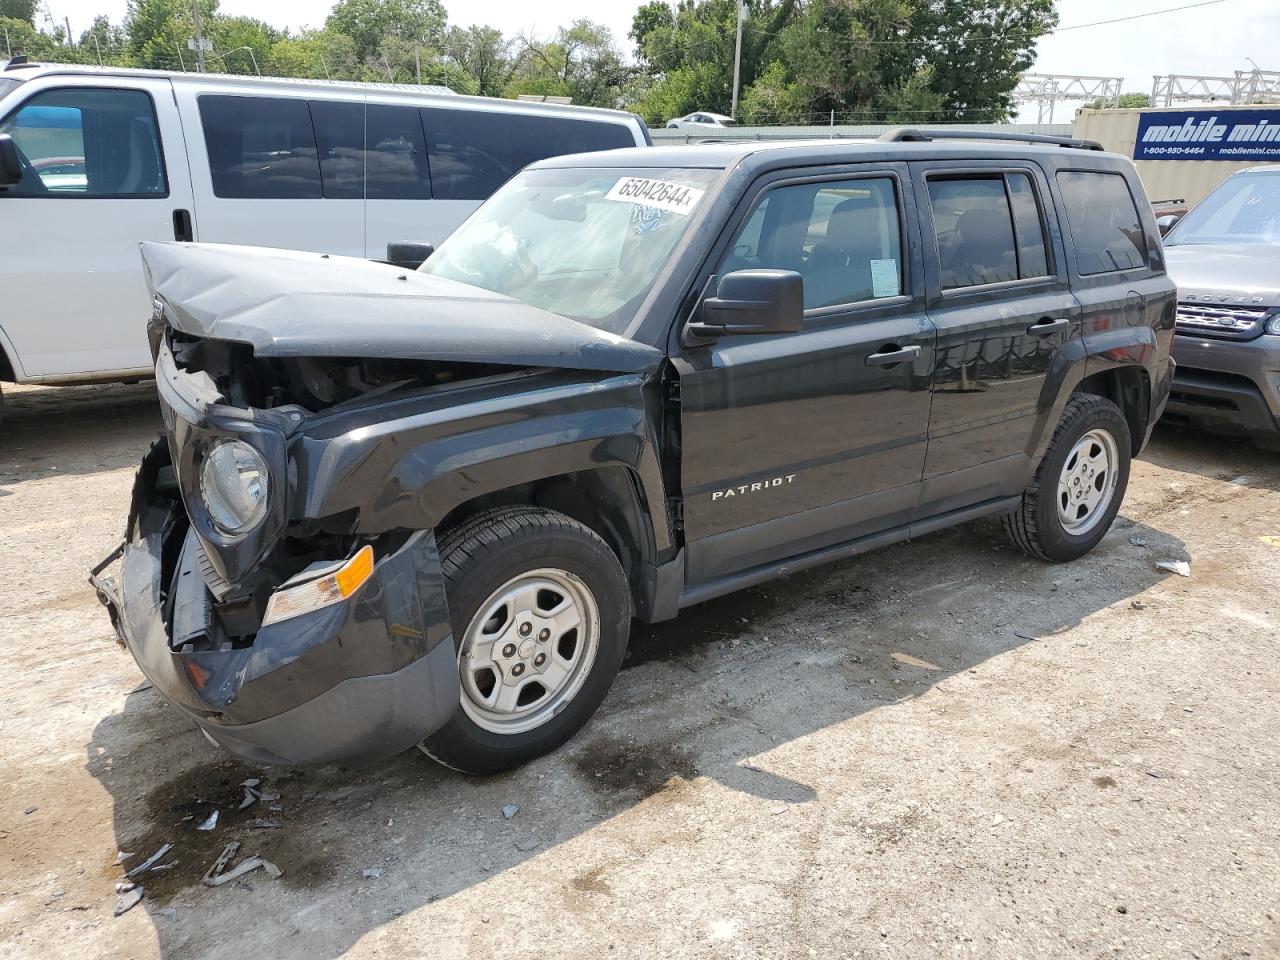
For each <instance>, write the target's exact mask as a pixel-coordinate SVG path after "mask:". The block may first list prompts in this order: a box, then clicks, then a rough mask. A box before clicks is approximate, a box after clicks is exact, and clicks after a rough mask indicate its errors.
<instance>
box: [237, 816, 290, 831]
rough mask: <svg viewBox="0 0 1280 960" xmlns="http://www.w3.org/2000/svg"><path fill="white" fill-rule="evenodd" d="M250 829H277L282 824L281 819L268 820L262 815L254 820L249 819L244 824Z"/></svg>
mask: <svg viewBox="0 0 1280 960" xmlns="http://www.w3.org/2000/svg"><path fill="white" fill-rule="evenodd" d="M245 826H246V827H248V828H249V829H250V830H278V829H279V828H280V827H283V826H284V821H283V820H268V819H266V818H264V817H258V818H257V819H256V820H250V821H249V822H248V823H246V824H245Z"/></svg>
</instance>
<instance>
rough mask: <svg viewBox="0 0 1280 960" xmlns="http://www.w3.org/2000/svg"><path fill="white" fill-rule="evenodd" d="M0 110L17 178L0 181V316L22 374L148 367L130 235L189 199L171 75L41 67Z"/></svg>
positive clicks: (160, 235) (169, 218)
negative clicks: (15, 155)
mask: <svg viewBox="0 0 1280 960" xmlns="http://www.w3.org/2000/svg"><path fill="white" fill-rule="evenodd" d="M22 90H23V93H24V99H23V100H22V102H21V103H19V104H18V105H17V106H16V107H15V108H14V109H12V110H11V111H10V112H9V113H8V115H7V116H5V117H0V133H7V134H9V135H10V136H11V137H13V140H14V142H15V143H16V144H17V145H18V148H19V149H20V150H21V151H22V153H23V155H24V157H25V161H24V173H23V178H22V181H21V182H20V183H18V184H16V185H14V186H12V187H9V188H8V189H0V225H2V228H0V269H3V283H4V297H3V305H4V307H3V310H2V311H0V326H2V327H3V331H4V334H5V335H6V337H7V338H8V340H9V342H10V343H11V344H12V346H13V348H14V350H15V352H16V354H17V356H16V357H15V358H14V359H15V365H16V366H18V367H19V368H20V369H18V370H16V371H15V372H16V373H17V375H18V376H19V377H25V378H46V377H47V378H53V379H58V378H74V377H79V376H94V375H108V374H118V373H124V372H131V371H132V372H138V371H146V370H149V369H150V366H151V354H150V351H149V349H148V347H147V338H146V324H147V318H148V316H149V315H150V313H151V309H150V305H149V304H150V300H149V298H148V296H147V286H146V281H145V279H144V278H143V273H142V261H141V260H140V259H139V257H138V243H139V242H140V241H142V240H172V239H174V230H175V222H176V221H175V218H176V217H177V218H179V220H180V214H179V212H180V211H182V212H186V211H189V210H190V208H191V184H190V181H189V179H188V177H187V164H186V156H185V152H186V151H185V146H184V143H183V136H182V125H181V123H180V122H179V119H178V112H177V109H176V108H175V106H174V102H173V92H172V88H171V86H170V83H169V81H168V80H165V79H162V78H141V77H81V76H77V77H57V76H53V77H46V78H40V79H36V80H31V81H28V82H27V83H26V84H24V85H23V88H22Z"/></svg>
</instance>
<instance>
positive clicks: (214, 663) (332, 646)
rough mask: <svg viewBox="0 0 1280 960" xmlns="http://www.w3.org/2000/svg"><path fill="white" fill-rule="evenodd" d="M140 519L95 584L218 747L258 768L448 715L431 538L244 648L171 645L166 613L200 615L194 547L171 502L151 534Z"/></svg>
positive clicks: (437, 723) (452, 683)
mask: <svg viewBox="0 0 1280 960" xmlns="http://www.w3.org/2000/svg"><path fill="white" fill-rule="evenodd" d="M155 515H156V514H155V513H154V512H153V513H152V514H151V516H152V518H153V520H154V517H155ZM140 520H141V522H140V523H139V526H138V527H137V528H136V533H135V536H134V538H133V539H132V540H130V541H129V542H127V543H126V544H124V546H123V548H122V549H121V551H120V556H121V560H122V564H121V570H120V586H119V589H118V590H117V589H116V588H115V585H114V584H113V583H112V582H111V581H110V580H105V579H102V578H100V577H99V576H98V574H99V573H100V572H101V566H100V567H99V568H98V569H97V570H95V574H94V576H93V578H92V582H93V583H94V586H95V588H96V589H97V590H98V595H99V598H100V599H101V600H102V601H103V603H104V604H105V605H106V606H107V608H108V610H109V612H110V614H111V619H112V623H113V624H114V625H115V627H116V631H117V633H118V634H119V636H120V638H121V640H122V641H123V642H124V645H125V646H126V647H127V648H128V650H129V652H130V653H131V654H132V655H133V657H134V659H135V660H136V661H137V663H138V666H139V667H140V668H141V670H142V672H143V673H144V674H145V675H146V677H147V679H148V680H150V681H151V683H152V684H153V685H154V686H155V688H156V689H157V690H158V691H159V692H160V693H161V694H162V695H163V696H164V697H165V699H167V700H168V701H169V702H170V703H172V704H173V705H174V706H176V707H177V708H178V709H179V710H181V711H182V712H183V713H185V714H186V715H187V716H188V717H190V718H191V719H192V720H193V721H194V722H195V723H196V725H197V726H199V727H200V729H201V730H202V731H203V732H204V733H205V735H206V736H207V737H208V738H209V739H210V740H212V741H213V742H215V743H216V744H218V745H219V746H221V747H223V748H225V749H226V750H228V751H230V752H231V753H233V754H235V755H237V756H240V757H243V758H245V759H248V760H251V761H253V762H256V763H277V764H279V763H323V762H330V761H336V760H345V759H352V758H357V757H370V756H386V755H389V754H392V753H396V752H398V751H400V750H403V749H406V748H408V747H411V746H413V744H415V743H417V742H418V741H419V740H421V739H422V738H423V737H426V736H428V735H429V734H431V733H433V732H435V731H436V730H438V729H439V728H440V727H441V726H443V725H444V724H445V723H446V722H448V720H449V719H450V718H451V717H452V716H453V713H454V711H455V710H456V709H457V706H458V697H459V688H458V670H457V658H456V654H455V652H454V645H453V642H452V637H451V633H450V628H449V622H448V612H447V607H446V604H445V599H444V586H443V578H442V574H441V571H440V559H439V554H438V552H437V550H436V544H435V538H434V536H433V535H432V534H431V533H430V532H427V533H420V534H417V535H415V536H413V537H411V538H410V539H409V541H408V542H407V543H405V544H404V546H402V547H401V548H400V549H399V550H397V551H396V552H395V553H392V554H390V555H389V556H387V557H385V558H383V559H381V561H380V562H379V563H377V565H376V566H375V568H374V573H373V575H372V576H371V577H370V579H369V580H368V581H367V582H366V583H365V584H364V585H363V586H362V587H361V588H360V589H359V590H358V591H357V592H356V593H355V594H354V595H353V596H351V597H350V598H349V599H347V600H343V601H341V602H338V603H335V604H332V605H330V606H328V607H324V608H322V609H319V610H314V611H312V612H310V613H305V614H301V615H299V616H296V617H292V618H290V619H288V620H284V621H281V622H279V623H273V624H270V625H268V626H265V627H263V628H262V629H261V630H259V632H258V633H257V635H256V636H255V637H254V639H253V641H252V642H251V643H250V644H248V645H247V646H239V647H234V646H232V645H231V644H221V645H218V644H214V643H200V642H194V643H192V642H188V643H183V644H182V645H181V647H180V648H179V649H176V650H175V649H173V647H172V644H171V638H172V636H173V635H174V621H175V619H176V620H179V621H184V620H185V621H186V622H188V623H190V622H192V621H196V622H199V621H200V620H201V619H204V620H207V618H208V617H209V604H210V603H211V597H210V594H209V592H208V590H207V589H206V588H205V586H204V582H203V580H202V579H201V571H200V565H199V549H200V548H199V544H198V542H197V540H196V538H195V535H194V534H193V533H192V532H191V531H190V529H189V527H188V526H187V524H185V523H183V522H181V516H180V512H179V509H178V508H177V507H176V506H175V508H174V509H173V510H171V511H169V513H168V515H167V517H166V521H165V522H164V523H163V524H162V525H160V526H159V527H158V528H157V529H147V526H148V524H147V523H146V517H145V516H143V517H141V518H140ZM152 526H154V523H153V524H152ZM178 538H181V543H180V544H179V542H178ZM175 553H176V555H177V558H178V559H177V562H176V567H175V569H174V570H173V571H172V576H171V577H168V576H166V571H165V569H164V566H165V560H164V558H165V557H166V556H173V555H174V554H175ZM114 556H115V555H113V557H114ZM113 557H109V558H108V562H109V561H110V560H111V559H113ZM171 562H172V561H171ZM166 581H168V582H166ZM189 584H190V585H194V586H188V585H189ZM171 585H172V586H171ZM170 590H172V591H173V593H174V596H173V598H172V599H173V601H174V602H173V603H172V605H171V606H172V609H173V611H174V612H173V614H172V615H171V616H170V617H169V618H168V620H166V616H165V613H164V611H165V610H166V606H167V605H166V597H167V594H168V593H169V591H170Z"/></svg>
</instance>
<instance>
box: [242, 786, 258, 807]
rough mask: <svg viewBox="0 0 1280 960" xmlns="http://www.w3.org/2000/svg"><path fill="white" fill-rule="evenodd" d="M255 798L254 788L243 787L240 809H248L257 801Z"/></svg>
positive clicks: (256, 795)
mask: <svg viewBox="0 0 1280 960" xmlns="http://www.w3.org/2000/svg"><path fill="white" fill-rule="evenodd" d="M257 800H258V791H257V790H254V789H253V788H252V787H245V788H244V799H243V800H241V801H240V809H241V810H248V809H249V808H250V807H252V806H253V805H254V803H256V802H257Z"/></svg>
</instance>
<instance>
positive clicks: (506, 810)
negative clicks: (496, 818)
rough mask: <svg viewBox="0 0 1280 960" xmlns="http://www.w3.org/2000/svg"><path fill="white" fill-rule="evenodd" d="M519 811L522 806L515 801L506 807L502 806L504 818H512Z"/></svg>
mask: <svg viewBox="0 0 1280 960" xmlns="http://www.w3.org/2000/svg"><path fill="white" fill-rule="evenodd" d="M519 812H520V808H519V807H518V806H516V805H515V804H514V803H508V804H507V805H506V806H505V807H503V808H502V817H503V819H504V820H510V819H511V818H512V817H514V816H515V815H516V814H517V813H519Z"/></svg>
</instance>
